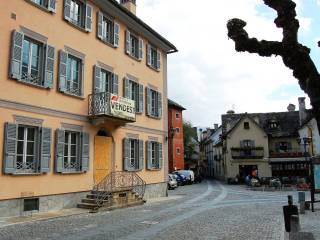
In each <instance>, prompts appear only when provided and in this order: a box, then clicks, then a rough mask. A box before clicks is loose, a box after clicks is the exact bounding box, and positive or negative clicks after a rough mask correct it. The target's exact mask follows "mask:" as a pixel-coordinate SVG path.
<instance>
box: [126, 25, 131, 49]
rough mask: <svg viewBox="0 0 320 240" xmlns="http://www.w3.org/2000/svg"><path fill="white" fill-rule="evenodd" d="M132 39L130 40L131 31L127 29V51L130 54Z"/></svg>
mask: <svg viewBox="0 0 320 240" xmlns="http://www.w3.org/2000/svg"><path fill="white" fill-rule="evenodd" d="M130 49H131V41H130V32H129V31H128V30H126V53H127V54H129V55H130Z"/></svg>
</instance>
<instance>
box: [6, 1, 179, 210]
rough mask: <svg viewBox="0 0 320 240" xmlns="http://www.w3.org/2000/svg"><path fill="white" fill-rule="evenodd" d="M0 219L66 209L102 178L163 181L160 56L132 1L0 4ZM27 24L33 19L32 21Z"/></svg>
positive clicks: (163, 63)
mask: <svg viewBox="0 0 320 240" xmlns="http://www.w3.org/2000/svg"><path fill="white" fill-rule="evenodd" d="M0 8H1V11H0V17H1V19H2V21H1V23H0V28H1V35H0V45H1V46H2V51H1V55H0V76H1V77H0V81H1V85H0V86H1V87H0V88H1V95H0V113H1V116H2V117H1V119H0V135H1V136H3V137H1V138H0V146H1V147H0V155H1V156H3V159H2V161H1V163H0V165H1V168H2V172H1V174H0V182H1V191H0V213H1V214H0V215H1V216H7V215H8V216H9V215H19V214H21V212H23V208H24V207H25V204H26V199H28V200H31V201H34V202H35V203H37V205H38V210H39V211H49V210H56V209H61V208H67V207H74V206H75V205H76V203H77V202H78V201H79V199H81V198H82V197H83V196H84V195H85V194H86V193H87V192H88V191H90V190H91V189H92V188H93V186H94V185H95V184H97V183H99V182H100V181H101V180H102V179H104V178H105V177H106V176H107V175H108V174H109V173H110V172H115V171H132V172H135V173H136V174H138V175H139V176H140V177H141V178H142V179H143V180H144V181H145V182H146V183H147V188H146V194H145V197H146V198H149V197H153V196H163V195H165V193H166V179H167V171H168V170H167V169H168V165H167V151H168V149H167V142H166V136H167V123H168V120H167V118H168V117H167V54H168V53H172V52H175V51H177V50H176V48H175V47H174V46H173V45H172V44H171V43H170V42H169V41H167V40H166V39H164V38H163V37H162V36H160V35H159V34H158V33H157V32H155V31H154V30H153V29H151V28H150V27H149V26H148V25H147V24H145V23H144V22H142V21H141V20H140V19H139V18H137V17H136V15H135V1H134V0H130V1H124V0H122V1H121V3H120V4H119V3H118V2H117V1H115V0H90V1H86V0H64V1H55V0H42V1H40V0H25V1H21V0H12V1H1V2H0ZM31 16H32V17H31Z"/></svg>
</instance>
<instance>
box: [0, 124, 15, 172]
mask: <svg viewBox="0 0 320 240" xmlns="http://www.w3.org/2000/svg"><path fill="white" fill-rule="evenodd" d="M4 131H5V139H4V163H3V171H4V173H6V174H11V173H14V172H15V170H16V158H17V135H18V125H17V124H14V123H6V124H5V130H4Z"/></svg>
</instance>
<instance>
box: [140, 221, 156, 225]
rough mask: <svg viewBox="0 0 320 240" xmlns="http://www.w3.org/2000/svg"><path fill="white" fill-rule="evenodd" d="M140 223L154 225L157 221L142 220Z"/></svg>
mask: <svg viewBox="0 0 320 240" xmlns="http://www.w3.org/2000/svg"><path fill="white" fill-rule="evenodd" d="M141 223H142V224H148V225H155V224H158V223H159V222H156V221H143V222H141Z"/></svg>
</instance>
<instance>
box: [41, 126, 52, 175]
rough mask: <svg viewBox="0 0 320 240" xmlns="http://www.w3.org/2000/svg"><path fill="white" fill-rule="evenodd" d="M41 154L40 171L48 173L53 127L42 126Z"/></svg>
mask: <svg viewBox="0 0 320 240" xmlns="http://www.w3.org/2000/svg"><path fill="white" fill-rule="evenodd" d="M40 154H41V156H40V172H42V173H47V172H49V171H50V159H51V128H44V127H43V128H41V145H40Z"/></svg>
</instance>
